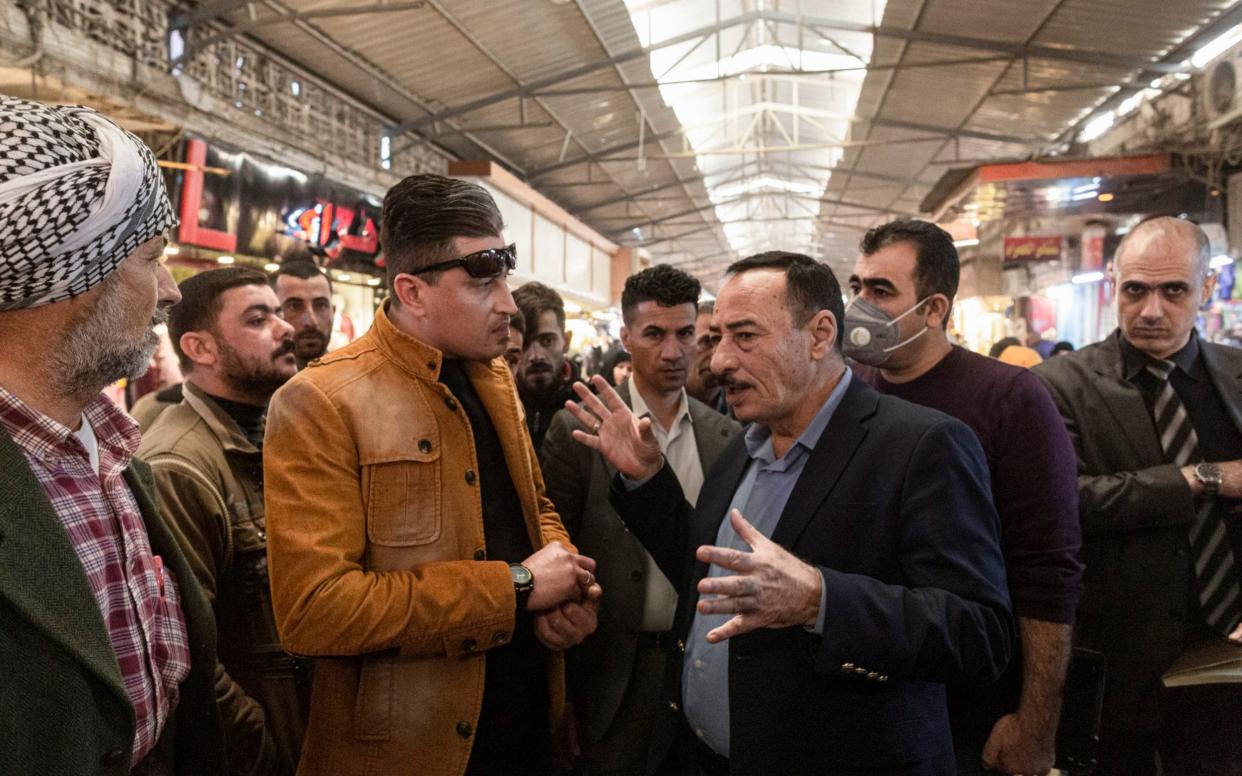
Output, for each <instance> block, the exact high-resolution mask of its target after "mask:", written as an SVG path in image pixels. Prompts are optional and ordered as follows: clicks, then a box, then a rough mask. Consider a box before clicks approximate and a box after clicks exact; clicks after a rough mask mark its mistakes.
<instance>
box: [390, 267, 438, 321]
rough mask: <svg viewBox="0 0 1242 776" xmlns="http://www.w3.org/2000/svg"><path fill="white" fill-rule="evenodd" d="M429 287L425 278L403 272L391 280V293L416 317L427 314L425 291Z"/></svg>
mask: <svg viewBox="0 0 1242 776" xmlns="http://www.w3.org/2000/svg"><path fill="white" fill-rule="evenodd" d="M430 289H431V285H430V284H429V283H427V281H426V280H424V279H423V278H421V277H419V276H417V275H410V274H408V273H405V272H402V273H400V274H399V275H397V276H396V277H395V278H393V281H392V295H393V296H395V297H396V298H397V301H398V302H399V303H400V304H401V306H402V307H404V308H405V309H406V310H408V311H409V312H410V313H411V314H412V315H414V316H415V317H418V318H421V317H425V316H426V315H427V292H428V291H429V290H430Z"/></svg>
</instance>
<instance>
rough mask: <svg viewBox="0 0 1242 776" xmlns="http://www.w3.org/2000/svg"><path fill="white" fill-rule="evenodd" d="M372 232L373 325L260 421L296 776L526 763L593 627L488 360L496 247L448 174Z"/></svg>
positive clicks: (584, 568) (504, 294)
mask: <svg viewBox="0 0 1242 776" xmlns="http://www.w3.org/2000/svg"><path fill="white" fill-rule="evenodd" d="M382 224H383V225H382V241H383V244H384V246H385V253H386V256H385V258H386V261H387V273H388V280H389V288H390V289H391V295H390V297H389V299H388V300H387V302H386V303H385V305H384V307H383V308H381V309H380V310H379V311H378V312H377V315H376V319H375V324H374V325H373V326H372V328H371V330H370V331H369V332H368V333H367V334H366V335H364V336H363V337H362V338H360V339H359V340H357V341H356V342H354V343H352V344H351V345H349V346H347V347H345V348H342V349H341V350H338V351H336V352H334V353H332V354H330V355H328V356H325V357H323V358H320V359H317V360H315V361H313V362H311V364H310V365H309V367H308V368H307V369H305V370H303V371H302V372H300V373H299V374H298V375H297V376H296V377H295V378H294V379H293V380H291V381H290V382H289V383H287V384H286V385H285V386H284V387H283V388H282V389H281V390H280V391H278V392H277V394H276V396H275V397H274V399H273V401H272V404H271V407H270V410H269V413H268V421H267V436H266V441H265V455H264V472H265V494H266V511H267V528H268V557H269V573H270V577H271V584H272V602H273V609H274V612H275V615H276V620H277V626H278V628H279V630H280V635H281V639H282V641H283V644H284V647H285V649H287V650H288V651H290V652H292V653H294V654H302V655H313V656H315V657H316V658H317V659H316V663H315V678H314V690H313V695H312V700H311V711H310V722H309V726H308V728H307V731H306V737H305V742H304V746H303V751H302V760H301V765H300V768H299V771H298V772H299V773H300V774H304V775H307V774H324V775H325V776H326V775H328V774H331V776H350V775H351V774H358V776H364V775H366V774H384V775H385V776H397V775H398V774H409V775H410V776H415V775H417V776H462V774H471V775H473V774H501V773H504V774H523V773H530V774H536V773H540V774H542V773H547V772H548V771H549V770H550V769H551V768H552V764H553V761H554V746H553V739H554V736H553V731H554V730H556V729H557V728H558V726H559V725H560V724H561V722H562V721H563V719H564V716H565V710H564V663H563V659H562V655H561V650H563V649H565V648H568V647H570V646H572V645H574V644H576V643H578V642H580V641H581V640H582V639H583V638H585V637H586V636H587V635H588V634H589V633H590V632H592V631H593V630H594V629H595V609H596V607H597V602H598V599H599V596H600V590H599V587H598V585H597V584H596V583H595V581H594V574H593V571H594V567H595V564H594V562H593V561H591V560H590V559H588V558H585V557H582V556H580V555H577V554H576V553H575V551H574V549H573V547H572V545H570V543H569V539H568V536H567V534H566V533H565V529H564V528H563V526H562V525H561V521H560V518H559V517H557V515H556V513H555V512H554V511H553V508H552V504H551V502H549V501H548V499H547V498H546V497H545V496H544V487H543V478H542V476H541V475H540V472H539V465H538V462H537V460H536V458H535V454H534V452H533V450H532V448H531V444H530V437H529V435H528V434H527V431H526V425H525V422H524V419H523V417H522V409H521V403H520V402H519V400H518V398H517V393H516V391H515V389H514V385H513V379H512V377H511V376H510V374H509V370H508V368H507V367H506V366H505V362H504V360H503V359H501V358H499V356H500V355H501V354H502V352H503V351H504V348H505V345H506V343H507V340H508V336H509V334H508V332H509V317H510V316H511V315H512V314H513V313H514V312H516V309H517V308H516V306H515V305H514V303H513V297H512V295H511V294H510V293H509V290H508V287H507V285H506V282H505V278H506V277H507V275H508V273H509V271H510V270H512V269H513V268H514V265H515V256H514V253H513V250H512V248H511V247H510V248H506V247H505V243H504V240H503V239H502V237H501V230H502V228H503V224H502V222H501V217H500V213H499V211H498V209H497V207H496V204H495V202H494V201H493V200H492V198H491V196H490V195H488V194H487V192H486V191H485V190H484V189H482V188H481V187H479V186H477V185H474V184H471V183H466V182H463V181H458V180H452V179H449V178H443V177H440V176H435V175H419V176H412V177H410V178H406V179H405V180H404V181H402V182H401V183H399V184H397V185H396V186H394V187H393V189H392V190H390V191H389V192H388V195H387V196H386V197H385V200H384V209H383V217H382Z"/></svg>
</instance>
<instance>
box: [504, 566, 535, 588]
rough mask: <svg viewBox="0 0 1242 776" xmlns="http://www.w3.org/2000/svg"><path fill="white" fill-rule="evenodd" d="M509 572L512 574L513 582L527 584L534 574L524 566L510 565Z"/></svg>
mask: <svg viewBox="0 0 1242 776" xmlns="http://www.w3.org/2000/svg"><path fill="white" fill-rule="evenodd" d="M509 573H510V574H512V575H513V584H515V585H529V584H530V583H531V580H532V579H534V576H533V575H532V574H531V573H530V569H528V568H526V567H525V566H510V567H509Z"/></svg>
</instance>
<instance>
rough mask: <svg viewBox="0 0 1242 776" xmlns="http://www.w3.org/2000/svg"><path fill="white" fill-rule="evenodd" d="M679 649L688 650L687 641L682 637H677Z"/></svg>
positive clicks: (681, 650) (679, 650)
mask: <svg viewBox="0 0 1242 776" xmlns="http://www.w3.org/2000/svg"><path fill="white" fill-rule="evenodd" d="M677 651H678V652H685V651H686V642H684V641H682V640H681V639H677Z"/></svg>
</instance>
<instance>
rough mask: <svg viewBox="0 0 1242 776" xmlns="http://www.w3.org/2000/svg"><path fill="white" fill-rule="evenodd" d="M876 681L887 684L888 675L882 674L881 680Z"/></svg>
mask: <svg viewBox="0 0 1242 776" xmlns="http://www.w3.org/2000/svg"><path fill="white" fill-rule="evenodd" d="M876 681H877V682H887V681H888V674H880V676H879V678H878V679H876Z"/></svg>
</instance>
